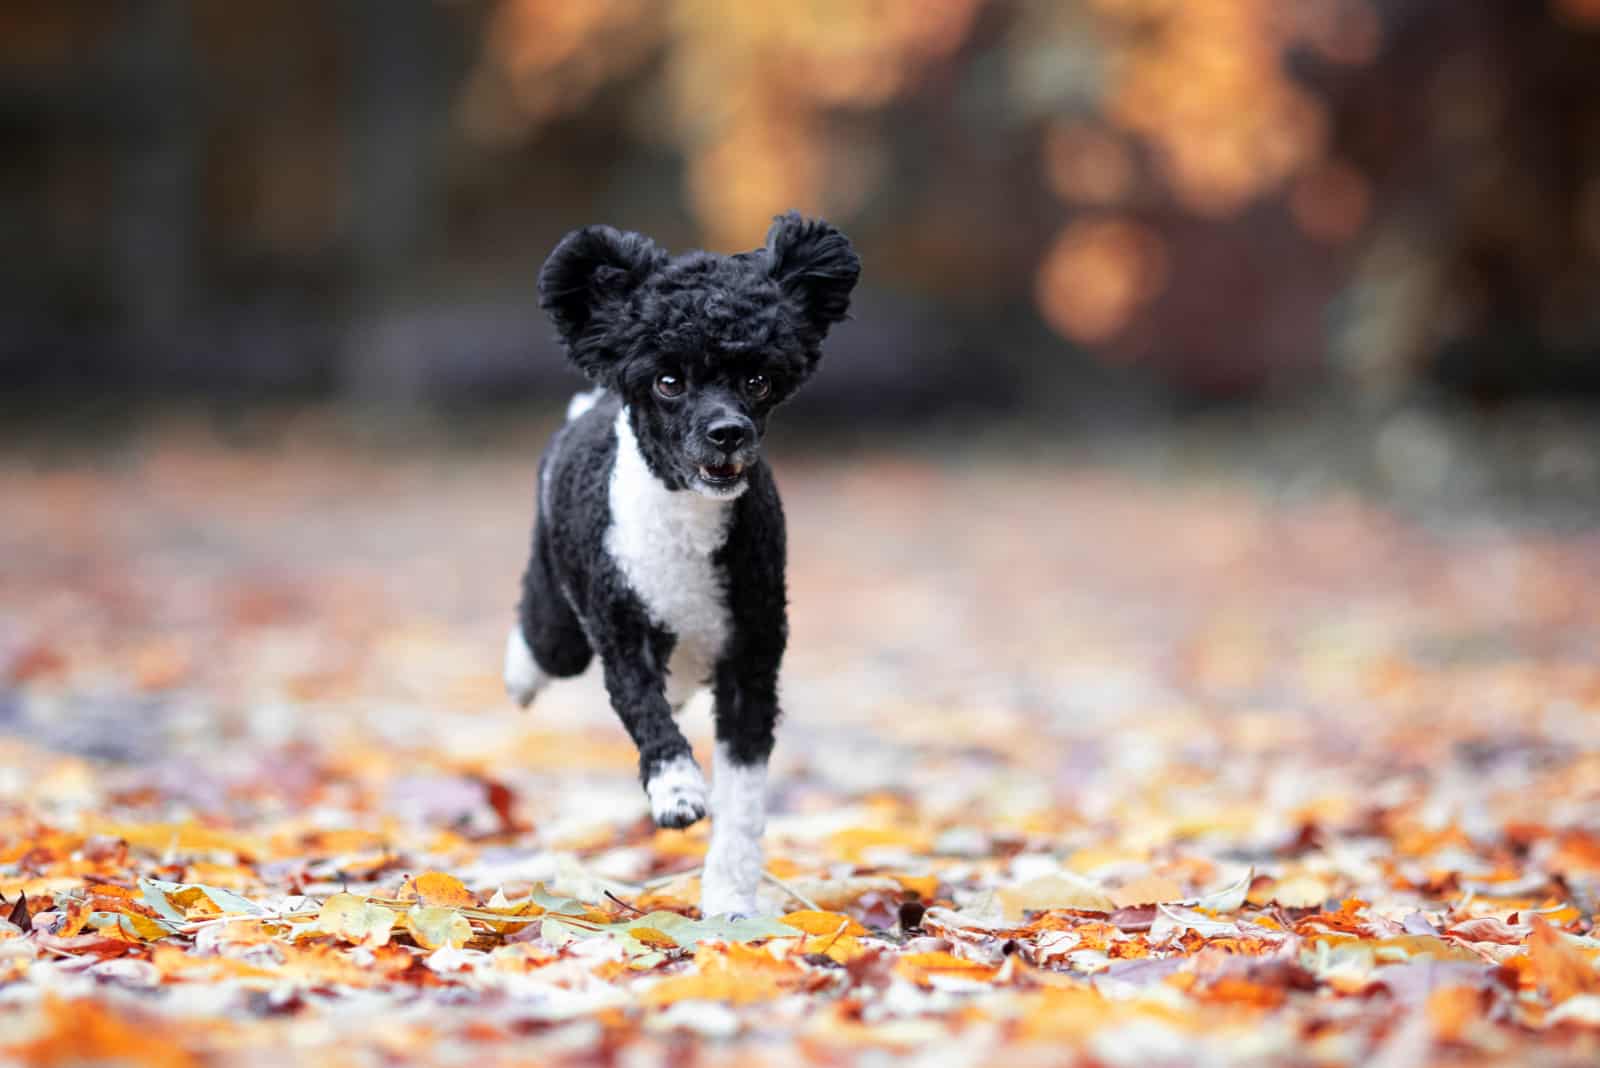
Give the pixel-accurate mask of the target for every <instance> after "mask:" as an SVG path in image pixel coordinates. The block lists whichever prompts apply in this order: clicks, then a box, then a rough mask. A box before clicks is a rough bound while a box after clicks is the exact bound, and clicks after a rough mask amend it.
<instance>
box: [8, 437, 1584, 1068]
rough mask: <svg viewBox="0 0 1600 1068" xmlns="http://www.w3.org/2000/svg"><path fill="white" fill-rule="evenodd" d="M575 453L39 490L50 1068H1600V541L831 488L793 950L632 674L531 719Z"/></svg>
mask: <svg viewBox="0 0 1600 1068" xmlns="http://www.w3.org/2000/svg"><path fill="white" fill-rule="evenodd" d="M537 441H538V435H537V433H534V432H531V431H530V432H528V433H526V434H513V435H511V436H510V437H509V438H506V437H504V436H500V437H495V438H494V439H493V441H492V443H487V444H486V443H485V442H481V441H480V442H478V443H477V444H475V445H472V446H468V445H464V444H462V443H460V442H457V443H455V444H451V445H444V446H424V445H418V444H416V443H406V442H401V443H398V444H397V443H395V442H394V441H392V440H384V441H382V442H379V441H375V440H372V439H361V438H359V437H357V436H355V435H350V434H341V433H337V432H331V431H329V430H328V428H327V426H326V425H325V424H323V423H321V422H311V423H308V424H306V425H304V426H302V425H301V424H299V423H296V422H294V421H289V422H286V423H283V424H280V425H277V426H276V427H275V429H274V432H273V434H272V435H271V444H270V445H263V444H260V443H254V444H252V443H250V442H249V441H248V440H247V441H245V443H243V444H241V443H239V441H237V440H229V439H227V438H226V436H219V435H218V433H217V432H216V431H215V430H213V429H208V428H206V427H204V426H198V425H194V424H172V423H164V424H161V425H159V427H158V428H156V429H150V430H144V431H140V432H138V433H136V434H133V435H132V436H131V437H127V438H123V439H119V440H116V441H114V442H107V443H104V444H103V445H101V446H100V447H98V448H92V447H86V446H84V445H83V444H81V443H78V444H74V445H71V446H49V447H46V446H42V445H39V444H38V443H35V444H33V445H30V446H28V447H26V448H20V447H19V448H17V449H15V450H13V451H11V452H9V453H6V454H4V455H3V457H0V459H3V461H4V462H3V464H0V500H4V501H5V502H6V505H5V512H6V520H5V522H4V524H0V559H3V560H4V561H5V563H4V566H3V568H0V727H3V735H0V893H3V894H4V895H5V899H6V904H5V905H4V906H3V907H0V1052H3V1053H4V1055H6V1056H9V1057H11V1058H13V1059H18V1060H21V1061H23V1062H26V1063H33V1064H44V1065H51V1064H77V1063H91V1062H96V1063H97V1062H99V1061H103V1060H107V1059H114V1058H117V1057H120V1058H122V1060H123V1061H124V1062H126V1063H132V1064H137V1065H151V1066H155V1065H161V1066H172V1068H179V1066H190V1065H210V1064H218V1065H221V1064H227V1065H268V1064H295V1065H322V1064H328V1065H376V1064H405V1063H423V1062H440V1063H459V1064H472V1065H474V1066H491V1065H499V1064H512V1063H538V1064H546V1065H558V1066H559V1065H599V1064H605V1065H612V1064H618V1065H628V1066H647V1065H655V1064H659V1063H671V1064H673V1065H697V1064H702V1063H704V1064H718V1065H720V1064H757V1063H759V1064H776V1065H790V1064H793V1065H812V1064H834V1063H841V1062H847V1061H855V1060H858V1059H859V1060H864V1061H866V1062H867V1063H872V1064H889V1063H891V1062H905V1063H907V1064H912V1065H940V1066H946V1065H963V1064H979V1063H995V1064H1006V1065H1030V1064H1038V1065H1047V1064H1048V1065H1055V1064H1063V1063H1088V1064H1095V1065H1130V1066H1134V1065H1162V1064H1172V1065H1179V1064H1185V1065H1186V1064H1219V1065H1220V1064H1318V1065H1322V1064H1326V1065H1344V1064H1375V1065H1384V1066H1400V1065H1411V1064H1422V1063H1440V1064H1451V1065H1472V1064H1492V1063H1494V1064H1503V1063H1520V1064H1574V1065H1576V1064H1593V1063H1595V1061H1596V1059H1597V1058H1600V967H1597V963H1596V960H1597V955H1600V940H1597V939H1596V937H1595V930H1594V925H1595V922H1596V918H1597V917H1596V912H1597V910H1600V729H1597V728H1600V661H1597V657H1596V650H1597V649H1600V622H1597V620H1600V616H1597V615H1596V613H1595V611H1594V605H1593V590H1594V583H1595V577H1596V575H1600V537H1597V536H1596V535H1594V534H1592V533H1581V532H1579V533H1570V532H1569V533H1560V532H1556V531H1554V530H1552V529H1550V528H1546V527H1541V526H1540V525H1539V524H1538V523H1536V522H1532V521H1525V518H1524V517H1517V516H1509V517H1508V516H1505V515H1502V516H1500V518H1499V519H1498V520H1497V521H1493V522H1491V521H1489V520H1488V519H1487V518H1486V517H1485V516H1482V515H1478V516H1474V515H1466V516H1459V515H1458V516H1454V517H1452V518H1451V519H1450V520H1448V521H1445V522H1438V521H1435V520H1432V519H1427V518H1425V517H1422V516H1419V515H1412V514H1408V513H1407V511H1406V510H1405V509H1402V508H1397V507H1395V506H1393V505H1392V504H1386V503H1383V502H1381V501H1378V500H1375V499H1373V498H1371V497H1369V496H1363V495H1361V494H1358V493H1356V492H1354V491H1352V490H1346V489H1340V488H1338V485H1337V484H1336V483H1319V484H1317V485H1315V486H1313V487H1312V488H1311V489H1310V490H1304V489H1303V488H1302V491H1298V492H1295V493H1292V494H1286V493H1283V492H1279V490H1280V489H1281V487H1274V486H1269V485H1267V484H1265V483H1263V482H1262V481H1260V480H1257V479H1252V478H1250V477H1247V476H1245V475H1241V474H1237V473H1235V474H1229V473H1227V471H1226V470H1223V471H1222V473H1220V474H1219V473H1217V471H1215V470H1212V471H1211V472H1210V473H1207V471H1206V469H1204V468H1203V467H1200V466H1195V467H1185V466H1184V465H1183V464H1181V463H1180V464H1175V465H1169V466H1168V467H1166V468H1164V469H1162V470H1160V471H1151V470H1148V469H1143V468H1138V467H1137V466H1133V467H1130V466H1127V465H1119V464H1117V463H1115V462H1107V461H1106V460H1105V458H1104V456H1101V457H1100V458H1098V459H1094V460H1090V459H1087V458H1085V457H1083V456H1075V455H1074V454H1072V453H1071V452H1070V451H1056V450H1051V449H1033V450H1026V449H1013V448H1004V447H990V448H987V449H985V450H983V451H982V452H981V454H979V455H975V456H974V455H967V456H963V457H959V458H956V457H953V456H952V455H951V451H950V450H948V449H946V448H940V447H938V446H936V445H933V446H923V447H919V448H910V447H896V448H891V447H886V446H885V447H858V448H856V449H855V450H853V451H852V452H851V453H850V454H849V455H848V457H847V458H845V459H843V460H836V461H835V462H823V461H822V460H821V459H819V458H818V454H817V453H816V452H815V451H809V450H805V449H802V448H799V447H795V448H792V449H790V450H789V451H787V452H780V455H779V457H778V470H779V478H780V483H781V485H782V487H783V490H784V493H785V498H786V502H787V508H788V513H789V517H790V528H791V537H790V541H791V558H792V588H791V600H792V602H793V609H792V619H793V636H792V641H791V651H790V655H789V658H788V661H787V664H786V670H785V684H784V703H785V708H786V714H787V718H786V722H785V724H784V726H783V729H782V732H781V735H780V742H779V748H778V752H777V755H776V758H775V763H774V776H773V804H772V807H773V811H774V817H773V819H772V821H771V825H770V828H769V833H768V855H769V863H768V869H769V871H770V873H771V875H772V879H771V882H770V883H769V884H768V885H766V886H765V887H764V890H763V895H764V896H763V906H764V908H765V909H766V910H767V912H768V913H769V915H768V916H765V917H761V918H758V919H755V920H752V921H747V922H745V923H742V924H731V923H729V922H727V921H714V920H713V921H704V922H702V921H699V920H698V919H697V918H696V917H697V914H696V913H695V911H694V907H693V905H694V902H695V900H696V892H697V887H696V880H695V875H694V872H695V870H696V865H697V863H698V861H699V857H700V856H701V854H702V853H703V850H704V848H705V844H706V828H705V826H704V825H700V826H697V827H694V828H691V829H689V830H688V831H684V832H676V831H658V830H655V829H654V828H653V827H652V826H651V825H650V824H649V822H648V820H647V818H646V807H645V802H644V797H643V794H642V792H641V791H640V789H639V786H638V783H637V780H636V778H635V762H634V754H633V753H632V751H631V748H630V746H629V745H628V743H627V741H626V739H625V737H624V736H623V734H622V731H621V729H620V727H619V726H618V725H617V724H616V722H615V721H614V719H613V717H612V715H611V713H610V712H609V710H608V709H607V708H606V706H605V701H604V698H603V694H602V692H601V690H600V688H599V686H598V684H597V683H596V681H595V680H594V679H593V678H592V677H588V678H585V679H582V680H578V681H576V682H572V683H563V684H559V685H557V686H555V687H554V688H552V689H551V690H549V691H548V692H546V693H545V694H544V695H542V696H541V697H540V699H539V700H538V702H537V703H536V705H535V706H534V708H533V709H532V711H531V712H528V713H522V712H519V711H518V710H516V709H515V708H514V707H513V706H512V705H511V703H510V702H509V701H508V700H507V699H506V698H505V697H504V696H503V695H502V694H501V692H500V683H499V679H498V674H499V668H500V665H499V655H500V651H501V649H502V648H503V638H504V632H505V627H506V626H507V624H508V621H509V620H510V618H511V611H512V606H513V603H514V600H515V596H516V588H515V581H516V577H517V573H518V569H519V568H520V566H521V564H522V562H523V555H522V553H523V549H524V544H525V538H526V536H527V530H528V527H529V520H530V507H531V488H532V482H533V470H534V453H535V451H536V449H537ZM1590 529H1593V528H1590ZM687 717H688V722H687V724H686V727H687V729H688V731H689V733H690V736H691V738H692V739H693V740H694V741H695V744H696V749H697V751H698V752H699V753H700V755H701V759H702V762H703V763H706V764H707V766H709V762H708V760H707V757H708V756H709V753H708V750H709V729H708V728H709V724H708V722H707V719H706V715H705V710H704V709H703V708H691V709H690V710H689V712H688V713H687ZM5 916H9V922H6V921H5V920H4V918H3V917H5Z"/></svg>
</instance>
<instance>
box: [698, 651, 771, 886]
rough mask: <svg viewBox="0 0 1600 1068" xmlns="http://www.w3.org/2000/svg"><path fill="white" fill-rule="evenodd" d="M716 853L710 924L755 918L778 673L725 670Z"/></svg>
mask: <svg viewBox="0 0 1600 1068" xmlns="http://www.w3.org/2000/svg"><path fill="white" fill-rule="evenodd" d="M716 717H717V751H716V757H715V763H714V764H713V765H712V770H711V847H710V849H708V850H707V852H706V866H705V874H704V875H703V876H702V878H701V883H700V911H701V913H702V914H703V915H706V916H715V915H720V914H723V913H733V914H735V915H740V916H750V915H754V914H755V912H756V911H757V909H756V889H757V887H758V886H759V885H760V883H761V870H762V851H761V835H762V833H763V832H764V831H765V830H766V827H767V758H768V756H769V755H770V754H771V752H772V742H773V728H774V727H775V726H776V724H777V721H778V697H777V665H776V663H767V662H765V660H764V659H763V662H762V663H760V664H758V665H751V664H748V663H746V664H744V665H742V666H740V665H738V664H736V663H729V662H724V663H723V664H722V665H720V666H719V668H718V671H717V677H716Z"/></svg>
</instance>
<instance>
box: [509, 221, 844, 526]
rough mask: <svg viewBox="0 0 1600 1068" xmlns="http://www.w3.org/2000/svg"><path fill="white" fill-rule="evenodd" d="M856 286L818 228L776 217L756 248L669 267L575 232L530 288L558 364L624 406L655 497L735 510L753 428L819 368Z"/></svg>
mask: <svg viewBox="0 0 1600 1068" xmlns="http://www.w3.org/2000/svg"><path fill="white" fill-rule="evenodd" d="M860 273H861V261H860V260H859V259H857V257H856V254H855V251H854V250H853V249H852V248H851V247H850V242H849V240H848V239H846V238H845V236H844V235H843V234H841V233H840V232H839V231H838V230H836V229H834V228H833V227H832V226H830V225H828V224H827V223H825V222H822V221H820V220H811V219H803V218H801V217H800V216H799V215H796V214H794V213H793V212H791V213H789V214H788V215H782V216H779V217H778V218H777V219H776V220H775V221H774V222H773V224H772V229H771V230H770V231H768V233H767V243H766V247H765V248H760V249H756V250H755V251H753V252H741V253H738V254H737V255H733V256H719V255H714V254H712V253H709V252H690V253H687V254H685V255H682V256H678V257H676V258H673V257H669V256H668V255H667V254H666V253H665V252H663V251H662V250H661V249H660V248H659V247H657V246H656V244H655V242H653V241H651V240H650V239H649V238H647V237H644V236H643V235H641V234H635V233H624V232H622V231H619V230H614V229H612V228H611V227H609V226H589V227H585V228H584V229H582V230H575V231H573V232H572V233H570V234H568V235H567V236H566V237H565V238H563V239H562V241H561V243H560V244H559V245H557V246H556V250H555V251H554V252H552V253H551V254H550V258H549V259H548V260H547V261H545V265H544V270H543V271H541V272H540V274H539V295H540V303H541V305H542V306H543V308H544V310H545V311H546V312H547V313H548V314H549V315H550V318H551V319H552V320H554V321H555V324H556V328H557V330H559V331H560V334H561V339H562V342H563V343H564V344H565V345H566V349H567V354H568V355H569V356H570V357H571V359H572V362H573V363H574V364H576V365H577V366H578V369H579V370H581V371H582V372H583V373H584V374H586V375H588V376H589V378H591V379H592V380H594V381H595V382H597V383H598V384H600V385H602V386H604V387H606V388H607V389H609V390H612V391H613V392H615V393H617V394H618V395H619V396H620V397H621V398H622V402H623V403H624V404H625V405H627V407H628V413H629V418H630V420H631V422H632V426H633V431H634V435H635V437H636V438H637V439H638V441H639V449H640V452H642V453H643V454H644V458H645V462H646V463H647V464H648V465H649V467H650V469H651V472H652V473H653V474H654V475H655V476H656V477H657V478H659V479H660V480H661V481H662V482H663V483H665V484H666V485H667V486H668V487H669V488H671V489H676V490H682V489H692V490H695V491H696V492H699V493H701V494H704V495H706V496H710V497H723V498H727V497H735V496H737V495H738V494H739V493H740V492H742V491H743V489H744V486H745V468H746V467H748V466H749V465H750V464H752V463H754V462H755V459H756V456H757V453H758V451H759V449H760V446H761V435H762V433H763V432H764V431H765V430H766V423H767V415H768V414H769V413H770V412H771V411H772V409H773V408H775V407H777V406H778V405H779V404H780V403H782V402H783V401H784V400H785V399H787V398H788V397H790V396H791V395H793V393H794V391H795V390H796V389H798V388H799V387H800V385H801V383H803V382H804V381H805V380H806V379H807V378H808V377H810V375H811V373H812V372H813V371H814V370H815V369H816V366H817V361H818V360H819V359H820V358H821V355H822V351H821V346H822V341H823V338H825V337H826V336H827V334H828V329H829V328H830V327H831V326H833V324H834V323H837V322H839V321H840V320H841V319H843V318H844V317H845V315H846V313H847V312H848V311H849V309H850V291H851V290H852V289H853V288H855V284H856V278H857V276H858V275H859V274H860Z"/></svg>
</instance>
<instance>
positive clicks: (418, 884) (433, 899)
mask: <svg viewBox="0 0 1600 1068" xmlns="http://www.w3.org/2000/svg"><path fill="white" fill-rule="evenodd" d="M398 896H399V899H400V900H401V901H420V902H421V903H422V904H423V905H427V906H430V907H435V908H460V907H462V906H474V905H477V904H478V899H477V898H475V897H473V896H472V891H470V890H468V889H467V888H466V886H465V885H464V884H463V883H462V882H461V880H460V879H457V878H456V877H455V876H453V875H446V874H445V873H444V872H442V871H427V872H423V873H422V874H421V875H418V876H416V877H415V878H413V879H407V880H406V882H405V884H404V885H403V886H401V887H400V893H399V895H398Z"/></svg>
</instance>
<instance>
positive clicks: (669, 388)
mask: <svg viewBox="0 0 1600 1068" xmlns="http://www.w3.org/2000/svg"><path fill="white" fill-rule="evenodd" d="M684 388H685V387H684V384H683V379H681V378H679V377H678V376H677V375H656V392H657V393H659V394H661V395H662V396H663V397H681V396H683V391H684Z"/></svg>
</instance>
